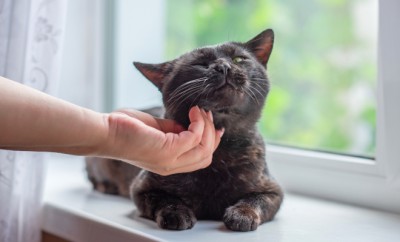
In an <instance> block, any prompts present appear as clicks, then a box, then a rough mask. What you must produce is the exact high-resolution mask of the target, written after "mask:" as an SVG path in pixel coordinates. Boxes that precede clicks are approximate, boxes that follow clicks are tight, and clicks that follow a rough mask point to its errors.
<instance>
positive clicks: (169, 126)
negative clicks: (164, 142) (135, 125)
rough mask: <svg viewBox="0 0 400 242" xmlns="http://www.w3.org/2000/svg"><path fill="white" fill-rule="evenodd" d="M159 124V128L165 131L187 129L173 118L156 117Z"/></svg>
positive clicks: (178, 131) (172, 131) (176, 131)
mask: <svg viewBox="0 0 400 242" xmlns="http://www.w3.org/2000/svg"><path fill="white" fill-rule="evenodd" d="M155 120H156V121H157V123H158V125H159V130H161V131H163V132H164V133H176V134H178V133H180V132H183V131H185V130H186V129H185V128H184V127H183V126H182V125H180V124H178V123H177V122H175V121H174V120H171V119H159V118H156V119H155Z"/></svg>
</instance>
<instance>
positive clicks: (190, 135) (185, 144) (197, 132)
mask: <svg viewBox="0 0 400 242" xmlns="http://www.w3.org/2000/svg"><path fill="white" fill-rule="evenodd" d="M205 119H206V118H205V117H204V116H203V115H202V113H201V111H200V108H199V107H197V106H195V107H193V108H192V109H190V111H189V120H190V125H189V127H188V130H186V131H183V132H181V133H179V134H166V135H167V140H166V143H165V144H164V146H168V147H164V148H165V149H167V150H171V151H174V152H175V153H176V154H177V156H180V155H181V154H183V153H185V152H187V151H188V150H191V149H193V148H194V147H196V146H197V145H198V144H199V143H200V142H201V140H202V136H203V132H204V128H205Z"/></svg>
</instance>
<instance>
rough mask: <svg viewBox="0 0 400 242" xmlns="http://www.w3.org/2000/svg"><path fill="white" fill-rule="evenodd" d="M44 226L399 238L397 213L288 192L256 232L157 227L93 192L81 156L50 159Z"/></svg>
mask: <svg viewBox="0 0 400 242" xmlns="http://www.w3.org/2000/svg"><path fill="white" fill-rule="evenodd" d="M44 195H45V196H44V203H43V225H42V228H43V230H44V231H46V232H48V233H51V234H53V235H56V236H59V237H62V238H65V239H67V240H71V241H85V242H91V241H96V242H110V241H118V242H124V241H230V242H233V241H241V242H243V241H246V242H247V241H249V242H251V241H266V240H268V241H296V242H297V241H307V242H312V241H326V242H327V241H335V242H337V241H352V242H353V241H363V242H368V241H385V242H392V241H393V242H397V241H400V229H399V228H400V215H398V214H390V213H385V212H380V211H375V210H368V209H365V208H360V207H354V206H349V205H344V204H339V203H334V202H331V201H323V200H317V199H313V198H309V197H303V196H299V195H293V194H286V198H285V201H284V203H283V206H282V208H281V210H280V212H279V213H278V215H277V217H276V219H275V220H274V221H272V222H270V223H266V224H263V225H261V226H260V227H259V228H258V229H257V230H256V231H254V232H247V233H238V232H231V231H228V230H227V229H225V227H224V225H223V223H222V222H215V221H198V222H197V223H196V225H195V227H194V228H193V229H191V230H187V231H166V230H161V229H159V228H158V227H157V225H156V224H155V223H154V222H152V221H149V220H147V219H143V218H140V217H139V216H138V215H137V214H136V213H135V210H134V206H133V203H132V202H131V201H129V200H128V199H124V198H120V197H116V196H108V195H103V194H100V193H97V192H93V191H92V189H91V186H90V184H89V182H88V181H87V180H86V176H85V172H84V165H83V163H82V159H81V158H80V159H77V158H73V157H67V156H66V157H63V158H60V159H59V158H57V159H54V160H52V161H51V162H49V163H48V171H47V181H46V188H45V194H44Z"/></svg>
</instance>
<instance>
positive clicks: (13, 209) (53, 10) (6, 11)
mask: <svg viewBox="0 0 400 242" xmlns="http://www.w3.org/2000/svg"><path fill="white" fill-rule="evenodd" d="M66 5H67V1H66V0H0V76H4V77H7V78H10V79H12V80H14V81H18V82H21V83H23V84H25V85H28V86H31V87H33V88H36V89H38V90H40V91H43V92H46V93H50V94H54V93H55V90H56V89H57V80H58V77H59V69H60V60H61V59H60V58H61V46H62V35H63V32H64V28H65V26H64V25H65V14H66ZM0 100H1V97H0ZM2 115H7V114H4V113H0V118H1V116H2ZM34 118H35V117H32V119H34ZM44 159H45V155H44V154H42V153H35V152H15V151H7V150H0V241H1V242H25V241H32V242H39V241H40V227H41V219H40V205H41V204H40V203H41V195H42V185H43V178H44V169H43V168H44Z"/></svg>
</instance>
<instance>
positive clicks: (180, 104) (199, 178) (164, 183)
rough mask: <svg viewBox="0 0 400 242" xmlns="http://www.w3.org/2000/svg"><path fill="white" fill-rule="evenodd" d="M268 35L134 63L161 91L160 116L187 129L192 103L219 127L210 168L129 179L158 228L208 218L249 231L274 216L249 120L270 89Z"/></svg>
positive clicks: (271, 191)
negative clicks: (221, 132) (159, 60)
mask: <svg viewBox="0 0 400 242" xmlns="http://www.w3.org/2000/svg"><path fill="white" fill-rule="evenodd" d="M273 41H274V34H273V31H272V30H270V29H268V30H265V31H263V32H262V33H260V34H259V35H257V36H256V37H255V38H253V39H251V40H250V41H248V42H246V43H237V42H228V43H224V44H220V45H216V46H208V47H203V48H198V49H196V50H193V51H192V52H189V53H187V54H184V55H182V56H180V57H179V58H177V59H175V60H172V61H169V62H165V63H162V64H143V63H139V62H135V63H134V65H135V66H136V68H137V69H138V70H139V71H140V72H141V73H142V74H143V75H144V76H145V77H147V78H148V79H149V80H150V81H151V82H152V83H154V84H155V85H156V86H157V87H158V88H159V90H160V91H161V92H162V94H163V102H164V106H165V117H166V118H169V119H174V120H176V121H177V122H179V123H180V124H182V125H183V126H185V127H187V126H188V125H189V119H188V112H189V109H190V108H191V107H193V106H195V105H198V106H199V107H201V108H203V109H205V110H211V111H212V113H213V115H214V123H215V127H216V128H217V129H221V128H225V133H224V136H223V137H222V140H221V143H220V145H219V147H218V149H217V150H216V151H215V153H214V155H213V161H212V164H211V165H210V166H209V167H207V168H205V169H202V170H199V171H196V172H191V173H184V174H176V175H170V176H160V175H157V174H154V173H151V172H147V171H142V172H141V173H140V174H139V176H137V177H136V178H135V180H134V181H133V183H132V185H131V196H132V198H133V201H134V202H135V204H136V206H137V207H138V209H139V211H140V212H141V215H142V216H144V217H146V218H149V219H153V220H155V221H156V222H157V224H158V225H159V226H160V227H161V228H164V229H173V230H183V229H189V228H192V227H193V225H194V224H195V222H196V219H213V220H223V221H224V223H225V225H226V226H227V228H229V229H231V230H235V231H250V230H255V229H256V228H257V227H258V225H259V224H261V223H263V222H266V221H269V220H271V219H272V218H273V217H274V216H275V214H276V213H277V211H278V209H279V207H280V204H281V202H282V199H283V193H282V190H281V188H280V187H279V185H278V184H277V183H276V182H275V181H274V180H273V179H272V178H271V177H270V174H269V172H268V169H267V164H266V162H265V147H264V142H263V139H262V138H261V136H260V134H259V132H258V130H257V126H256V122H257V121H258V119H259V118H260V114H261V110H262V108H263V105H264V102H265V99H266V96H267V94H268V91H269V81H268V78H267V75H266V64H267V62H268V59H269V56H270V54H271V50H272V46H273Z"/></svg>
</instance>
